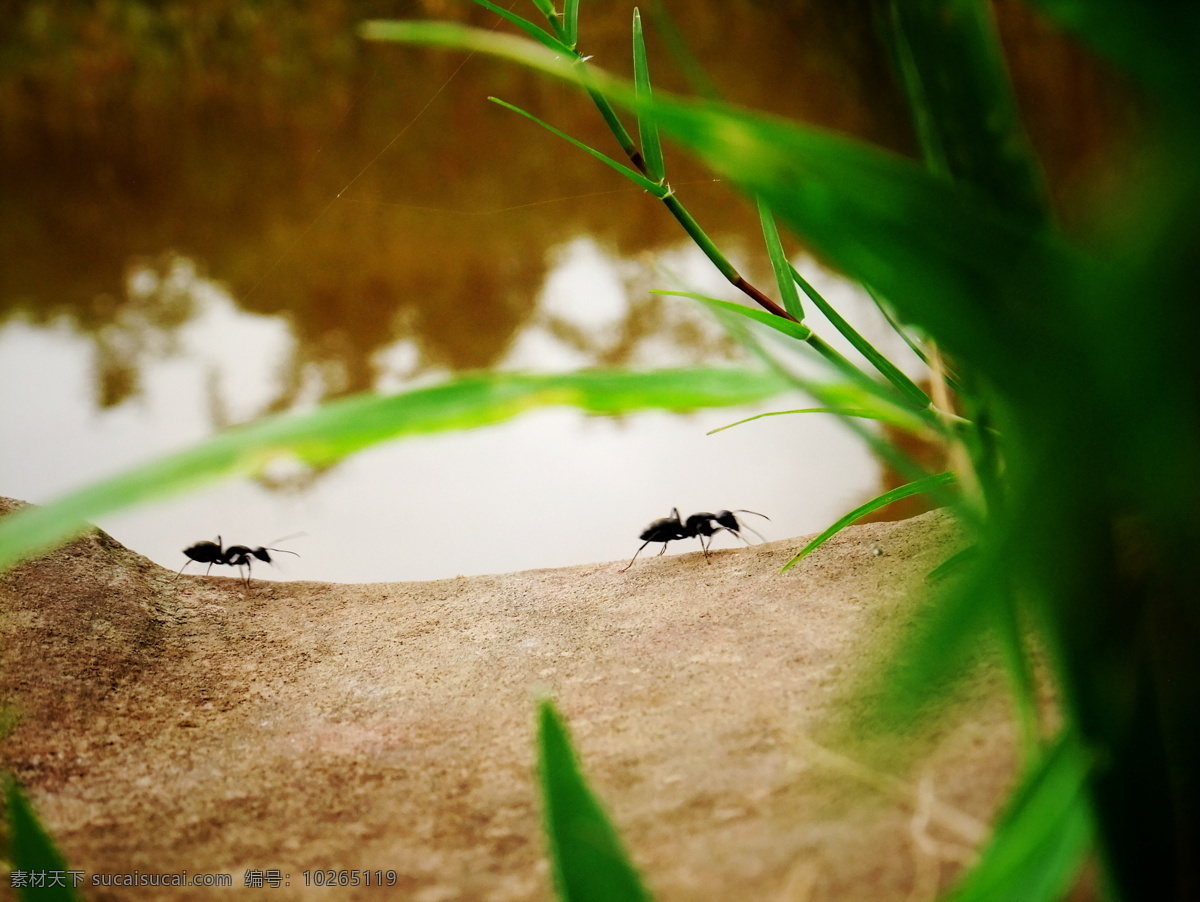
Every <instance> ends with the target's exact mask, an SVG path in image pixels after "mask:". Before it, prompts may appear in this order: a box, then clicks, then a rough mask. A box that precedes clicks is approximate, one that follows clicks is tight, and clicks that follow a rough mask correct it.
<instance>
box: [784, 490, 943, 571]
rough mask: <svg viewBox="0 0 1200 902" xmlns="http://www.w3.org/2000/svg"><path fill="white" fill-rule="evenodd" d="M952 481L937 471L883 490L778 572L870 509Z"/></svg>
mask: <svg viewBox="0 0 1200 902" xmlns="http://www.w3.org/2000/svg"><path fill="white" fill-rule="evenodd" d="M954 482H955V476H954V474H953V473H938V474H936V475H934V476H927V477H925V478H924V479H918V480H917V481H916V482H910V483H909V484H908V485H902V486H900V487H899V488H895V489H892V490H891V491H890V492H884V493H883V494H882V495H880V496H879V497H878V498H872V499H871V500H870V501H868V502H867V503H866V504H864V505H862V506H861V507H856V508H855V509H854V510H852V511H850V513H848V514H846V516H844V517H842V518H841V519H840V520H838V521H837V522H836V523H834V524H833V525H832V526H830V527H829V528H828V529H827V530H825V531H824V532H823V533H821V534H820V535H819V536H817V537H816V538H815V539H813V540H812V541H811V542H809V543H808V544H807V545H805V546H804V548H802V549H801V550H800V553H799V554H797V555H796V556H795V557H794V558H792V559H791V560H790V561H788V562H787V563H786V564H784V565H783V569H782V570H781V571H780V572H781V573H786V572H787V571H788V570H790V569H792V567H794V566H796V564H797V563H799V562H800V560H801V559H803V558H805V557H807V556H808V555H810V554H812V553H813V552H814V551H816V550H817V549H818V548H820V547H821V546H822V545H824V544H825V543H826V542H827V541H829V540H830V539H831V538H833V537H834V536H835V535H837V534H838V533H839V532H841V531H842V530H843V529H845V528H846V527H847V526H849V525H850V524H851V523H853V522H854V521H855V520H857V519H859V518H860V517H865V516H866V515H867V514H869V513H871V512H872V511H876V510H879V508H881V507H885V506H887V505H889V504H891V503H892V502H893V501H899V500H900V499H901V498H907V497H909V496H910V495H920V494H921V493H923V492H933V491H936V490H938V489H941V488H943V487H945V486H950V485H953V484H954Z"/></svg>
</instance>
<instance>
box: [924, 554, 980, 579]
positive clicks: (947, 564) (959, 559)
mask: <svg viewBox="0 0 1200 902" xmlns="http://www.w3.org/2000/svg"><path fill="white" fill-rule="evenodd" d="M977 557H979V547H978V546H976V545H968V546H967V547H966V548H963V549H961V550H959V551H956V552H954V554H952V555H950V557H948V558H946V559H945V560H944V561H942V562H941V563H940V564H938V565H937V566H936V567H934V568H933V569H932V570H930V571H929V572H928V573H927V574H925V579H927V580H928V581H929V582H935V581H936V580H939V579H944V578H945V577H946V576H948V575H949V574H951V573H953V572H954V571H955V570H957V569H958V568H959V567H962V566H964V565H966V564H968V563H969V562H971V561H973V560H975V559H976V558H977Z"/></svg>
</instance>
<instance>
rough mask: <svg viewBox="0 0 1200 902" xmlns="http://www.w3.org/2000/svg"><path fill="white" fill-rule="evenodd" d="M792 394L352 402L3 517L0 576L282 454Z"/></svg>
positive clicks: (449, 386) (677, 388) (750, 382)
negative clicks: (94, 529) (540, 416)
mask: <svg viewBox="0 0 1200 902" xmlns="http://www.w3.org/2000/svg"><path fill="white" fill-rule="evenodd" d="M789 388H790V385H789V384H788V383H787V381H786V380H785V379H782V378H781V377H779V376H777V375H775V374H772V373H764V372H760V371H754V370H747V369H733V368H718V367H712V368H692V369H679V370H660V371H656V372H645V373H638V372H626V371H620V370H615V371H614V370H593V371H582V372H577V373H567V374H562V375H557V374H556V375H531V374H523V373H498V374H483V375H473V376H463V377H461V378H459V379H455V380H453V381H451V382H448V383H444V384H442V385H436V386H432V387H430V388H423V389H417V390H416V391H411V392H406V393H404V394H399V395H389V396H379V395H359V396H356V397H352V398H347V399H345V400H342V401H337V402H335V403H332V404H328V405H325V406H323V407H320V408H318V409H317V410H315V411H313V412H312V413H307V414H302V415H281V416H277V417H272V418H270V419H267V420H263V421H261V422H258V423H254V424H251V425H249V426H243V427H239V428H236V429H231V430H228V431H227V432H223V433H221V434H220V435H217V436H215V437H214V438H212V439H210V440H208V441H206V442H204V443H202V444H200V445H197V446H196V447H194V448H191V449H189V450H186V451H182V452H180V453H177V454H173V455H170V456H167V457H163V458H160V459H158V460H156V461H153V462H152V463H149V464H147V465H145V466H141V467H137V468H135V469H133V470H130V471H127V472H125V473H123V474H121V475H119V476H116V477H113V478H111V479H107V480H104V481H102V482H98V483H95V484H93V485H91V486H87V487H85V488H83V489H80V490H79V491H76V492H73V493H71V494H69V495H67V496H65V497H63V498H60V499H59V500H58V501H55V502H53V503H51V504H48V505H45V506H41V507H33V508H29V509H27V510H22V511H19V512H17V513H14V514H10V515H9V516H7V517H5V518H4V519H3V520H0V569H3V568H5V567H7V566H9V565H11V564H12V563H13V562H14V561H16V560H18V559H20V558H23V557H27V556H29V555H31V554H34V553H36V552H38V551H41V550H44V549H46V548H48V547H50V546H52V545H54V544H55V543H56V542H59V541H61V540H63V539H66V538H68V537H70V536H71V535H73V534H75V533H77V532H78V531H80V530H82V529H84V528H86V526H87V522H88V521H89V520H91V519H94V518H96V517H99V516H103V515H105V514H109V513H112V512H114V511H118V510H121V509H123V508H126V507H129V506H131V505H133V504H137V503H139V502H145V501H150V500H156V499H160V498H165V497H168V496H171V495H175V494H179V493H181V492H183V491H186V490H189V489H193V488H196V487H198V486H200V485H202V484H206V483H209V482H212V481H213V480H215V479H218V478H222V477H227V476H233V475H251V474H254V473H257V472H259V471H261V469H262V468H263V466H265V465H266V464H267V463H269V462H270V461H271V460H273V459H275V458H277V457H279V456H281V455H290V456H293V457H295V458H298V459H299V460H301V461H303V462H305V463H308V464H311V465H316V466H319V465H323V464H330V463H334V462H336V461H338V460H341V459H342V458H344V457H347V456H349V455H350V454H353V453H355V452H357V451H360V450H362V449H363V448H367V447H370V446H371V445H375V444H378V443H380V442H383V441H388V440H391V439H397V438H405V437H411V436H417V435H431V434H434V433H439V432H449V431H454V430H461V429H473V428H477V427H480V426H487V425H491V424H494V423H500V422H503V421H505V420H508V419H511V418H513V417H515V416H517V415H518V414H520V413H523V412H525V411H527V410H532V409H534V408H537V407H544V406H550V405H570V406H574V407H578V408H580V409H581V410H584V411H587V412H588V413H594V414H616V413H632V412H636V411H641V410H654V409H657V410H681V411H683V410H697V409H699V408H703V407H724V406H734V405H738V404H748V403H753V402H756V401H760V400H763V399H765V398H768V397H770V396H771V395H774V394H776V393H780V392H784V391H787V390H788V389H789Z"/></svg>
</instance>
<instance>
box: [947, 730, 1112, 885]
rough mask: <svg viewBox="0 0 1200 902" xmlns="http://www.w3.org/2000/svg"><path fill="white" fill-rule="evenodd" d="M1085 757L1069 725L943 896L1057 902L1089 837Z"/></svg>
mask: <svg viewBox="0 0 1200 902" xmlns="http://www.w3.org/2000/svg"><path fill="white" fill-rule="evenodd" d="M1088 770H1089V765H1088V756H1087V755H1086V754H1085V753H1084V751H1083V749H1082V748H1081V747H1080V745H1079V742H1078V740H1077V739H1076V738H1075V737H1074V735H1073V734H1072V733H1071V732H1070V731H1069V730H1068V731H1067V732H1066V733H1064V734H1063V735H1062V736H1061V737H1059V739H1058V741H1057V742H1056V743H1055V745H1054V747H1053V748H1052V749H1050V751H1049V752H1047V753H1046V755H1045V757H1044V758H1043V759H1042V761H1041V762H1040V763H1039V764H1038V765H1037V766H1036V767H1034V768H1033V769H1032V770H1031V771H1030V772H1029V773H1027V774H1026V775H1025V778H1024V779H1023V780H1022V781H1021V784H1020V786H1018V787H1017V789H1016V790H1015V792H1014V793H1013V794H1012V795H1011V796H1010V797H1009V800H1008V803H1007V804H1006V806H1005V811H1004V814H1002V815H1001V817H1000V820H999V822H998V823H997V824H996V828H995V831H994V833H993V835H992V838H991V841H990V842H989V843H988V844H987V847H986V848H985V849H984V850H983V852H982V854H981V855H980V857H979V861H978V862H977V863H976V864H975V866H974V867H973V868H971V870H970V871H969V872H968V873H967V875H966V876H965V877H964V878H963V879H962V880H961V881H960V882H959V884H958V886H956V887H955V888H954V890H953V891H952V892H951V893H950V894H949V895H948V896H947V897H946V900H945V902H1009V900H1014V899H1019V900H1021V902H1055V900H1058V899H1061V898H1063V897H1064V894H1065V893H1066V892H1067V891H1068V890H1069V889H1070V888H1071V884H1072V882H1073V881H1074V879H1075V877H1076V875H1077V874H1078V873H1079V869H1080V867H1081V866H1082V864H1083V860H1084V856H1085V855H1086V854H1087V851H1088V849H1089V847H1090V846H1091V841H1092V818H1091V811H1090V806H1089V804H1088V798H1087V793H1086V783H1087V777H1088Z"/></svg>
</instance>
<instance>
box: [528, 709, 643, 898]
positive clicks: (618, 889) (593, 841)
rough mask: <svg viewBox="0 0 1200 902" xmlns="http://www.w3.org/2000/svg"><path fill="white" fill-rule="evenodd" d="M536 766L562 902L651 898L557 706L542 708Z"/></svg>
mask: <svg viewBox="0 0 1200 902" xmlns="http://www.w3.org/2000/svg"><path fill="white" fill-rule="evenodd" d="M538 771H539V773H540V776H541V783H542V805H543V819H544V821H545V827H546V837H547V840H548V842H549V846H550V861H551V865H552V868H553V871H554V885H555V889H556V890H557V891H558V897H559V899H560V900H562V902H649V900H650V898H651V897H650V894H649V893H648V892H647V891H646V888H645V887H644V886H643V885H642V880H641V877H640V876H639V875H638V872H637V870H636V869H635V868H634V866H633V864H632V863H631V862H630V860H629V856H628V855H627V854H626V853H625V850H624V849H623V848H622V846H621V840H620V837H618V836H617V832H616V830H615V829H614V828H613V825H612V823H611V822H610V821H609V819H608V817H607V815H605V813H604V809H603V808H601V806H600V802H599V800H597V798H596V796H595V794H594V793H593V792H592V791H591V789H590V788H589V787H588V785H587V782H586V781H585V780H584V777H583V774H582V773H581V772H580V770H579V763H578V761H577V759H576V757H575V751H574V749H573V748H572V747H571V740H570V737H569V736H568V735H567V730H566V727H565V726H564V725H563V722H562V719H561V718H560V717H559V715H558V712H557V711H555V709H554V705H553V704H552V703H551V702H550V701H549V700H545V701H543V702H541V704H540V705H539V707H538Z"/></svg>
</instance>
